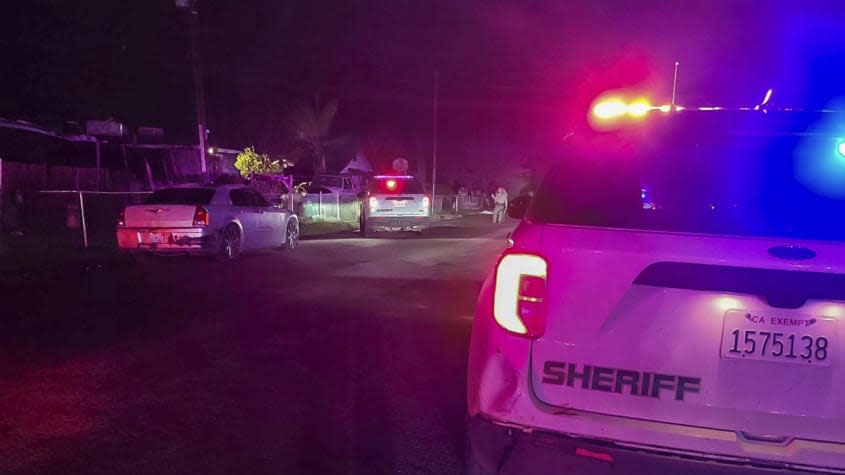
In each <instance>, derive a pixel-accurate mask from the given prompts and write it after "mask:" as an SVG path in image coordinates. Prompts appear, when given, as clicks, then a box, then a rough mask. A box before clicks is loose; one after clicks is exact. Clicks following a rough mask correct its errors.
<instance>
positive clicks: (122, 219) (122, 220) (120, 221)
mask: <svg viewBox="0 0 845 475" xmlns="http://www.w3.org/2000/svg"><path fill="white" fill-rule="evenodd" d="M117 225H118V226H126V209H122V210H120V213H119V214H118V215H117Z"/></svg>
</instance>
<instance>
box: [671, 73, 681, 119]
mask: <svg viewBox="0 0 845 475" xmlns="http://www.w3.org/2000/svg"><path fill="white" fill-rule="evenodd" d="M679 64H681V63H679V62H678V61H675V75H674V77H673V78H672V111H673V112H674V111H675V91H676V90H677V88H678V65H679Z"/></svg>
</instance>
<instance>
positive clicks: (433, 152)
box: [431, 71, 443, 210]
mask: <svg viewBox="0 0 845 475" xmlns="http://www.w3.org/2000/svg"><path fill="white" fill-rule="evenodd" d="M438 83H439V73H438V72H437V71H435V72H434V94H433V97H432V109H433V110H432V112H433V114H432V119H431V121H432V127H431V128H432V131H433V136H434V137H433V143H432V147H431V203H432V208H433V207H434V191H435V189H436V186H437V99H438V97H437V95H438V86H439V84H438ZM440 208H441V210H442V209H443V205H442V201H441V205H440Z"/></svg>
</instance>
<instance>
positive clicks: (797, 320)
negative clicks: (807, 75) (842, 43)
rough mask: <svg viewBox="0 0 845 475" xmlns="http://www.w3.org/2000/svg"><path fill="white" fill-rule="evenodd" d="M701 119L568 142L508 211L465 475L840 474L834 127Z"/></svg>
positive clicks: (476, 350)
mask: <svg viewBox="0 0 845 475" xmlns="http://www.w3.org/2000/svg"><path fill="white" fill-rule="evenodd" d="M700 114H701V115H699V116H695V114H693V113H687V114H685V113H678V114H677V117H672V118H668V116H669V115H670V114H667V115H666V116H667V118H663V119H659V120H660V121H664V122H665V123H664V122H660V123H658V124H650V127H651V126H652V125H653V126H654V127H653V128H650V129H649V130H648V131H647V132H644V133H643V134H641V135H639V136H637V137H635V138H634V139H631V140H625V141H622V140H618V138H617V137H613V136H610V134H608V136H607V137H604V138H605V139H606V142H608V143H613V142H615V144H620V143H622V142H624V146H618V147H615V148H614V146H612V145H611V146H608V150H609V151H605V150H603V149H600V147H598V146H597V145H596V143H598V141H599V140H598V139H596V140H593V141H591V142H589V143H588V141H584V142H585V145H583V146H580V147H578V146H575V145H577V144H575V145H573V152H572V153H570V154H568V155H566V156H562V157H559V158H557V159H556V162H557V165H556V166H555V167H554V168H553V169H552V171H551V172H550V173H548V175H547V177H546V178H545V181H544V182H543V183H542V185H541V186H540V187H539V188H538V189H537V191H536V193H535V194H534V197H533V199H531V200H530V203H529V204H528V205H527V206H526V205H525V203H527V201H520V200H515V201H514V205H513V206H512V207H511V208H510V210H509V212H510V213H511V215H512V216H514V217H521V218H522V221H521V223H520V224H519V225H518V227H517V228H516V229H515V231H514V232H513V233H512V235H511V237H510V240H509V243H508V248H507V249H506V250H505V251H504V252H503V254H502V255H501V257H500V259H499V260H498V264H497V266H496V267H495V269H494V270H493V271H492V272H491V274H490V276H489V278H488V279H487V280H486V282H485V283H484V285H483V288H482V290H481V294H480V297H479V300H478V305H477V310H476V313H475V317H474V322H473V327H472V337H471V345H470V355H469V365H468V394H467V396H468V406H469V414H470V419H469V428H468V429H469V430H468V434H469V443H468V457H467V464H468V468H469V470H468V471H469V473H472V474H488V473H489V474H492V473H515V474H531V473H543V474H553V473H566V474H572V473H654V474H658V473H660V474H670V473H677V474H681V473H696V474H698V473H730V474H734V473H743V474H744V473H748V474H751V473H754V474H763V473H766V474H768V473H772V474H774V473H784V472H785V471H786V472H791V471H796V472H803V471H809V472H828V471H833V472H843V471H845V404H843V402H842V395H843V394H845V340H844V338H845V327H843V323H842V321H843V319H845V201H844V200H845V145H843V144H842V140H843V139H842V135H841V130H838V131H837V129H836V127H835V125H836V124H837V123H838V124H841V123H842V122H841V120H840V121H839V122H835V121H833V119H832V118H824V117H822V116H817V115H813V114H805V115H801V114H797V113H789V114H788V113H786V112H782V113H777V112H770V113H769V114H762V113H755V112H746V111H743V112H736V113H734V112H724V113H723V114H705V113H703V112H702V113H700ZM837 119H838V120H839V119H841V118H837ZM655 120H658V119H655ZM828 121H831V122H830V124H829V123H828ZM834 122H835V123H834ZM828 125H830V127H828ZM796 130H798V131H799V132H800V133H793V132H794V131H796Z"/></svg>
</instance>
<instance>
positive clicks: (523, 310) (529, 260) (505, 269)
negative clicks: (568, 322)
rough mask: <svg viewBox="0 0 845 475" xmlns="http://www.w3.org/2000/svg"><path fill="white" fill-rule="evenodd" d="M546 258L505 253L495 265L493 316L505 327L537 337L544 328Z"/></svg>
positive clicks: (512, 331) (510, 330)
mask: <svg viewBox="0 0 845 475" xmlns="http://www.w3.org/2000/svg"><path fill="white" fill-rule="evenodd" d="M547 271H548V265H547V264H546V260H545V259H543V258H542V257H540V256H538V255H535V254H505V255H504V256H502V259H501V260H499V265H498V266H497V267H496V288H495V292H494V294H493V316H494V318H495V319H496V322H497V323H498V324H499V325H500V326H501V327H502V328H504V329H505V330H507V331H509V332H511V333H516V334H519V335H524V336H528V337H538V336H540V335H542V334H543V332H544V331H545V330H546V278H547Z"/></svg>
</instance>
